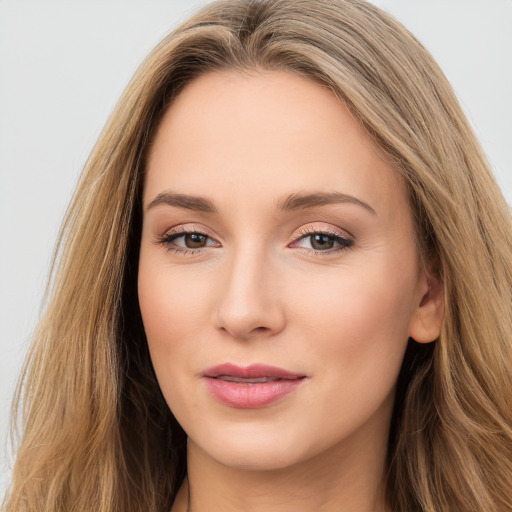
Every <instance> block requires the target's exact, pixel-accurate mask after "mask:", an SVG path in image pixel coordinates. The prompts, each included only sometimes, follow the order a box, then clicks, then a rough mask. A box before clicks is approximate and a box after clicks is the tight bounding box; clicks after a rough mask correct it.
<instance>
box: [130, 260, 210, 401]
mask: <svg viewBox="0 0 512 512" xmlns="http://www.w3.org/2000/svg"><path fill="white" fill-rule="evenodd" d="M191 277H192V276H188V277H187V274H186V273H182V272H181V273H180V272H172V271H170V269H169V268H168V267H167V265H166V264H165V263H164V264H162V262H159V261H158V259H157V258H152V255H151V254H150V255H148V256H146V255H145V254H144V252H143V251H142V253H141V260H140V265H139V281H138V294H139V305H140V310H141V314H142V319H143V323H144V330H145V332H146V337H147V340H148V346H149V351H150V354H151V359H152V362H153V366H154V369H155V372H156V375H157V378H158V381H159V384H160V386H161V388H162V391H163V393H164V395H165V396H166V398H168V394H169V391H170V390H172V389H173V388H174V387H175V379H177V378H179V375H180V374H182V373H185V372H189V373H190V372H192V371H193V369H192V366H191V364H190V363H191V358H192V356H193V355H194V352H196V351H197V349H198V346H199V344H200V339H201V336H200V335H199V331H200V330H201V329H203V328H204V326H205V321H204V319H205V317H206V311H205V301H204V300H201V296H202V293H201V289H200V287H199V286H198V284H199V283H198V282H197V281H196V280H194V279H192V278H191ZM203 292H204V290H203Z"/></svg>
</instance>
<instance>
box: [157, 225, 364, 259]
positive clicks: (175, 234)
mask: <svg viewBox="0 0 512 512" xmlns="http://www.w3.org/2000/svg"><path fill="white" fill-rule="evenodd" d="M194 234H195V235H201V236H205V237H207V238H208V239H210V240H213V238H212V237H210V236H209V235H208V234H206V233H204V232H203V231H201V230H200V229H195V228H194V227H191V228H190V229H185V228H184V227H179V228H177V229H176V230H173V231H171V232H167V233H165V234H164V235H162V236H160V237H159V238H158V240H157V243H158V244H159V245H162V246H164V247H165V248H166V249H167V250H168V251H170V252H174V253H179V254H180V255H183V256H185V255H187V254H197V253H199V252H201V251H203V250H204V249H206V247H201V248H197V249H193V248H185V247H179V246H177V245H173V242H174V241H175V240H177V239H178V238H181V237H183V236H186V235H194ZM299 235H300V236H298V237H297V238H296V239H295V240H294V241H293V242H292V244H295V243H297V242H299V241H301V240H305V239H306V238H308V237H312V236H315V235H323V236H327V237H329V238H331V239H333V240H334V243H337V244H338V246H337V248H335V249H329V250H323V251H319V250H315V249H306V248H299V249H298V250H301V252H304V253H305V254H314V255H319V256H327V255H331V254H333V253H337V252H340V251H345V250H347V249H351V248H352V247H353V246H354V240H353V239H352V238H347V237H344V236H342V235H340V233H338V232H336V231H334V230H330V229H320V228H313V227H311V228H302V229H300V230H299ZM292 244H289V246H290V245H292Z"/></svg>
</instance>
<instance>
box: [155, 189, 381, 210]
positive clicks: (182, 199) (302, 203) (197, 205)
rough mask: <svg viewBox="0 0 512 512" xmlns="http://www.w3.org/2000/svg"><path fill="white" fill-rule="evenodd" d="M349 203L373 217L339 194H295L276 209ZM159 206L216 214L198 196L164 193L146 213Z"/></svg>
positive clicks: (354, 200) (360, 203)
mask: <svg viewBox="0 0 512 512" xmlns="http://www.w3.org/2000/svg"><path fill="white" fill-rule="evenodd" d="M340 203H351V204H356V205H358V206H362V207H363V208H365V209H366V210H368V211H369V212H370V213H372V214H373V215H376V212H375V210H374V209H373V208H372V207H371V206H370V205H369V204H368V203H366V202H364V201H362V200H361V199H358V198H357V197H354V196H351V195H348V194H343V193H341V192H316V193H312V194H305V193H295V194H291V195H289V196H288V197H287V198H286V199H284V200H283V201H279V202H278V203H277V209H278V210H281V211H284V212H291V211H296V210H304V209H307V208H314V207H316V206H325V205H329V204H340ZM159 205H167V206H175V207H177V208H183V209H185V210H194V211H200V212H204V213H217V212H218V210H217V208H216V207H215V204H214V203H213V201H211V200H210V199H207V198H205V197H200V196H191V195H188V194H179V193H176V192H171V191H166V192H162V193H160V194H158V195H157V196H156V197H155V198H154V199H153V201H151V203H149V204H148V206H147V208H146V211H147V210H150V209H152V208H155V207H156V206H159Z"/></svg>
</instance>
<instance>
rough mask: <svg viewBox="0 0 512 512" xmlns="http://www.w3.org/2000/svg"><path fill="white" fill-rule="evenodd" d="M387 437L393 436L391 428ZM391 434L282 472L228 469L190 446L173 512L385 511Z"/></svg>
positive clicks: (354, 443)
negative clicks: (185, 469)
mask: <svg viewBox="0 0 512 512" xmlns="http://www.w3.org/2000/svg"><path fill="white" fill-rule="evenodd" d="M384 434H387V430H386V431H385V433H384ZM386 448H387V435H383V436H377V437H374V438H371V439H368V437H367V436H362V437H361V442H358V440H354V439H350V440H344V441H343V442H342V443H340V444H339V445H338V446H335V447H331V448H330V449H329V451H328V452H324V453H321V454H319V455H316V456H314V457H312V458H310V459H308V460H305V461H302V462H300V463H297V464H294V465H293V466H289V467H286V468H282V469H273V470H268V471H262V470H257V471H255V470H247V469H241V468H236V467H235V468H233V467H227V466H225V465H223V464H220V463H218V462H217V461H216V460H214V459H213V458H211V457H210V456H209V455H208V454H207V453H205V452H204V451H203V450H202V449H201V448H200V447H199V446H197V445H196V444H195V443H194V442H193V441H191V440H189V442H188V451H187V455H188V475H187V478H186V479H185V481H184V482H183V485H182V487H181V489H180V492H179V494H178V497H177V499H176V501H175V504H174V506H173V508H172V512H205V511H208V512H220V511H222V512H231V511H233V512H234V511H237V512H238V511H240V510H244V511H246V512H256V511H258V512H282V510H293V511H294V512H310V511H311V510H315V511H317V512H334V511H336V512H385V510H386V506H385V498H384V486H383V475H384V472H385V458H386Z"/></svg>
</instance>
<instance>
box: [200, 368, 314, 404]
mask: <svg viewBox="0 0 512 512" xmlns="http://www.w3.org/2000/svg"><path fill="white" fill-rule="evenodd" d="M203 377H204V378H205V380H206V385H207V387H208V391H210V393H211V394H212V395H213V396H214V397H215V398H216V399H217V400H219V401H220V402H222V403H224V404H226V405H229V406H231V407H237V408H240V409H257V408H260V407H265V406H267V405H270V404H273V403H275V402H277V401H278V400H281V399H282V398H284V397H285V396H286V395H289V394H290V393H292V392H293V391H295V390H296V389H297V388H298V387H299V386H300V385H301V384H302V383H303V382H304V380H305V379H306V376H305V375H301V374H298V373H294V372H290V371H288V370H284V369H283V368H278V367H277V366H269V365H265V364H253V365H250V366H245V367H242V366H237V365H235V364H231V363H225V364H221V365H218V366H213V367H211V368H208V369H207V370H206V371H205V372H204V373H203Z"/></svg>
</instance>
